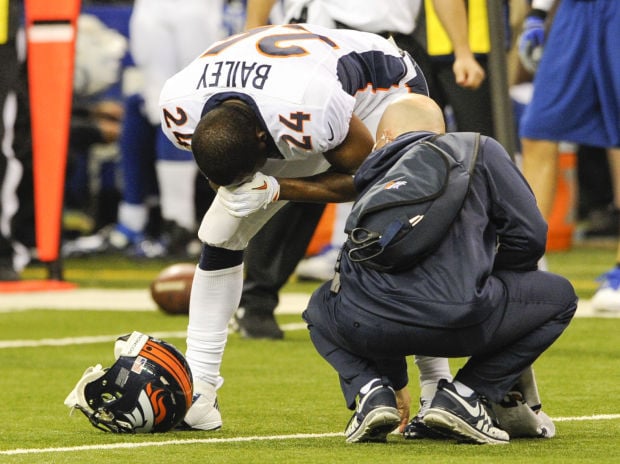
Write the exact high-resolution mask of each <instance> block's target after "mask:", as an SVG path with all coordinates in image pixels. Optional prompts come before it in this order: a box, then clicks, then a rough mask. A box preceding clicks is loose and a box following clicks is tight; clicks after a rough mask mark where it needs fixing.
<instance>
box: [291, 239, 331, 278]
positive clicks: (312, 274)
mask: <svg viewBox="0 0 620 464" xmlns="http://www.w3.org/2000/svg"><path fill="white" fill-rule="evenodd" d="M339 252H340V250H339V249H338V248H333V247H332V248H329V249H327V250H325V251H322V252H321V253H319V254H318V255H315V256H311V257H310V258H305V259H302V260H301V261H300V262H299V264H298V265H297V268H296V269H295V274H297V277H298V278H299V279H302V280H320V281H327V280H329V279H331V278H333V277H334V273H335V271H334V268H335V266H336V260H337V259H338V253H339Z"/></svg>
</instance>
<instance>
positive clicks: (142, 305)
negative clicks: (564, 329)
mask: <svg viewBox="0 0 620 464" xmlns="http://www.w3.org/2000/svg"><path fill="white" fill-rule="evenodd" d="M0 295H1V298H0V314H1V313H8V312H16V311H27V310H35V309H46V310H48V309H49V310H59V311H79V310H89V311H158V308H157V305H156V304H155V302H154V301H153V299H152V298H151V294H150V290H148V289H130V290H128V289H102V288H87V289H79V288H78V289H70V290H55V291H42V292H21V293H19V292H18V293H0ZM309 299H310V294H308V293H282V294H281V295H280V303H279V305H278V307H277V308H276V314H301V313H302V311H303V310H304V309H305V308H306V305H307V303H308V300H309ZM575 317H605V318H618V317H620V311H614V312H602V311H594V310H593V309H592V305H591V304H590V300H579V303H578V305H577V313H576V314H575Z"/></svg>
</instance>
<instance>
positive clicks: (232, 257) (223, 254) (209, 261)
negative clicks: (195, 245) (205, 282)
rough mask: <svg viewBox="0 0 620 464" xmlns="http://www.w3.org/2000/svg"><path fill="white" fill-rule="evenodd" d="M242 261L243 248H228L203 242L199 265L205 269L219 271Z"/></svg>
mask: <svg viewBox="0 0 620 464" xmlns="http://www.w3.org/2000/svg"><path fill="white" fill-rule="evenodd" d="M242 262H243V250H227V249H226V248H218V247H214V246H211V245H209V244H207V243H203V244H202V252H201V253H200V260H199V262H198V267H200V269H202V270H203V271H217V270H218V269H226V268H229V267H235V266H238V265H239V264H241V263H242Z"/></svg>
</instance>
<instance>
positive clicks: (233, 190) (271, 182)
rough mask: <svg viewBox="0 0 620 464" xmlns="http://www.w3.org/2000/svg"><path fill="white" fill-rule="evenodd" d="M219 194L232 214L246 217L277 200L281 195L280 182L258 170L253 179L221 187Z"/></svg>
mask: <svg viewBox="0 0 620 464" xmlns="http://www.w3.org/2000/svg"><path fill="white" fill-rule="evenodd" d="M217 194H218V196H219V197H220V202H221V203H222V205H223V206H224V208H226V211H228V213H230V215H231V216H235V217H246V216H249V215H250V214H252V213H254V212H256V211H258V210H259V209H261V208H263V209H265V208H267V205H268V204H270V203H273V202H274V201H277V200H278V198H279V197H280V184H278V181H277V180H276V178H275V177H271V176H266V175H265V174H263V173H262V172H257V173H256V174H254V177H252V179H251V180H249V181H247V182H244V183H243V184H239V185H234V186H228V187H220V188H219V189H218V190H217Z"/></svg>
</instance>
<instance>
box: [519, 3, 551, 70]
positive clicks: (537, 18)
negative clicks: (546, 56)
mask: <svg viewBox="0 0 620 464" xmlns="http://www.w3.org/2000/svg"><path fill="white" fill-rule="evenodd" d="M545 16H546V13H545V12H544V11H541V10H532V12H531V13H530V14H529V15H528V16H527V17H526V18H525V21H524V23H523V32H521V35H520V36H519V39H518V45H519V59H520V60H521V63H522V64H523V67H525V69H527V70H528V71H530V72H531V73H534V72H536V68H537V67H538V63H540V58H541V57H542V52H543V45H544V43H545Z"/></svg>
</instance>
